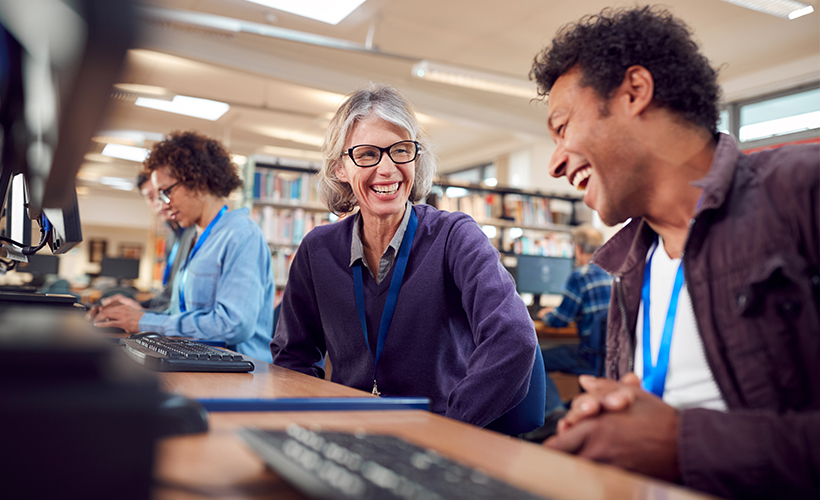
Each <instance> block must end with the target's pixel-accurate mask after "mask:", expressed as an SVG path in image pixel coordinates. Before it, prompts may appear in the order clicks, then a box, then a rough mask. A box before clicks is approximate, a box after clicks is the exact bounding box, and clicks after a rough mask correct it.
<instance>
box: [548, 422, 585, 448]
mask: <svg viewBox="0 0 820 500" xmlns="http://www.w3.org/2000/svg"><path fill="white" fill-rule="evenodd" d="M594 425H595V423H594V422H593V421H591V420H586V421H584V422H581V423H580V424H578V425H576V426H574V427H573V428H572V429H569V430H567V431H565V432H562V433H559V434H556V435H554V436H552V437H551V438H549V439H547V440H546V441H544V446H545V447H547V448H550V449H553V450H560V451H563V452H566V453H572V454H577V453H578V452H580V451H581V449H583V447H584V444H585V443H586V440H587V438H588V437H589V433H590V432H592V429H593V427H594Z"/></svg>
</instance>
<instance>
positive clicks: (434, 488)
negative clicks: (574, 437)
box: [239, 425, 542, 500]
mask: <svg viewBox="0 0 820 500" xmlns="http://www.w3.org/2000/svg"><path fill="white" fill-rule="evenodd" d="M239 435H240V437H241V438H242V439H243V440H244V441H245V442H246V443H247V444H248V446H250V447H251V448H252V449H253V450H254V452H256V454H257V455H259V456H260V457H261V458H262V459H263V460H264V461H265V463H267V465H268V466H269V467H270V468H271V469H273V470H274V471H275V472H276V473H277V474H278V475H279V476H281V477H282V479H284V480H285V481H287V482H288V483H290V484H291V485H292V486H293V487H294V488H296V489H298V490H299V491H301V492H302V493H303V494H305V495H307V496H308V497H310V498H314V499H322V500H324V499H336V498H361V499H368V500H371V499H394V498H400V499H407V500H411V499H412V500H415V499H425V500H427V499H465V500H468V499H469V500H476V499H479V500H480V499H491V500H501V499H507V498H515V499H535V498H542V497H538V496H536V495H534V494H532V493H529V492H526V491H524V490H521V489H518V488H516V487H515V486H512V485H509V484H507V483H504V482H502V481H499V480H498V479H494V478H492V477H490V476H487V475H486V474H484V473H483V472H481V471H480V470H478V469H475V468H472V467H469V466H466V465H463V464H460V463H458V462H454V461H453V460H450V459H448V458H445V457H443V456H441V455H439V454H438V453H437V452H435V451H433V450H427V449H424V448H420V447H418V446H416V445H414V444H411V443H408V442H407V441H405V440H403V439H401V438H398V437H395V436H385V435H379V434H364V433H355V434H350V433H340V432H326V431H313V430H308V429H305V428H303V427H300V426H298V425H291V426H289V427H288V428H287V430H285V431H267V430H260V429H255V428H244V429H241V430H240V431H239Z"/></svg>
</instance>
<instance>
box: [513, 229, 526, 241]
mask: <svg viewBox="0 0 820 500" xmlns="http://www.w3.org/2000/svg"><path fill="white" fill-rule="evenodd" d="M522 236H524V230H523V229H521V228H520V227H511V228H510V238H511V239H513V240H514V239H517V238H520V237H522Z"/></svg>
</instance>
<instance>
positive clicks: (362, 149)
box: [349, 141, 419, 167]
mask: <svg viewBox="0 0 820 500" xmlns="http://www.w3.org/2000/svg"><path fill="white" fill-rule="evenodd" d="M418 150H419V148H418V144H417V143H416V142H414V141H401V142H397V143H395V144H393V145H392V146H388V147H386V148H380V147H378V146H371V145H367V144H363V145H361V146H354V147H352V148H350V151H349V154H350V158H351V159H352V160H353V163H355V164H356V165H358V166H360V167H372V166H375V165H378V164H379V162H380V161H381V159H382V153H384V152H386V153H387V156H389V157H390V159H391V160H393V163H396V164H402V163H410V162H411V161H413V160H415V159H416V156H418Z"/></svg>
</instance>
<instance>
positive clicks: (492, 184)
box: [482, 177, 498, 187]
mask: <svg viewBox="0 0 820 500" xmlns="http://www.w3.org/2000/svg"><path fill="white" fill-rule="evenodd" d="M482 182H484V185H485V186H490V187H495V186H497V185H498V179H496V178H495V177H487V178H486V179H484V180H483V181H482Z"/></svg>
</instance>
